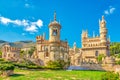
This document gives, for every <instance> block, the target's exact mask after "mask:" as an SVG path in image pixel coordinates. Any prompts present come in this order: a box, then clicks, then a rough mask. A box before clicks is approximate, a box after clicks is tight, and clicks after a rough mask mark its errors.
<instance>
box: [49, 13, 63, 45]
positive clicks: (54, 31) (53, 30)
mask: <svg viewBox="0 0 120 80" xmlns="http://www.w3.org/2000/svg"><path fill="white" fill-rule="evenodd" d="M60 29H61V25H60V24H59V23H58V22H57V21H56V13H54V21H53V22H51V23H50V24H49V42H51V43H52V42H58V43H59V42H60Z"/></svg>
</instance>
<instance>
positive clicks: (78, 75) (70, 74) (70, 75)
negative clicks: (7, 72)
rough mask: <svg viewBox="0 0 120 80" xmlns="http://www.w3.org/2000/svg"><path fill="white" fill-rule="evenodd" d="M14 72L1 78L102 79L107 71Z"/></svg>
mask: <svg viewBox="0 0 120 80" xmlns="http://www.w3.org/2000/svg"><path fill="white" fill-rule="evenodd" d="M14 73H15V74H14V75H12V76H10V77H0V80H100V78H101V75H102V74H103V73H105V72H102V71H64V70H57V71H53V70H47V71H40V70H33V71H32V70H20V69H15V71H14Z"/></svg>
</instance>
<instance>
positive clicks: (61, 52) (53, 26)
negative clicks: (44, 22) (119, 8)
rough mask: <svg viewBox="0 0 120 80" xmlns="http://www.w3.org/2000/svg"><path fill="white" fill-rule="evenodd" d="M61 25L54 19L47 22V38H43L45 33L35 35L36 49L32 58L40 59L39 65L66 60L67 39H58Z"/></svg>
mask: <svg viewBox="0 0 120 80" xmlns="http://www.w3.org/2000/svg"><path fill="white" fill-rule="evenodd" d="M61 28H62V26H61V25H60V23H59V22H57V20H56V13H54V20H53V21H52V22H50V24H49V40H46V39H45V34H43V35H40V36H37V37H36V51H35V52H34V54H33V57H34V58H38V59H40V60H41V65H46V63H47V62H48V61H50V60H51V61H56V60H64V61H65V62H67V61H68V58H69V55H68V54H69V46H68V42H67V41H62V40H60V29H61Z"/></svg>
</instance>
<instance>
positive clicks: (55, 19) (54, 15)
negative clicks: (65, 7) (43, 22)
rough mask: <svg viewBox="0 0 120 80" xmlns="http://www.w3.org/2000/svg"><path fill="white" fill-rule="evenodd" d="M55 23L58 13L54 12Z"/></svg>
mask: <svg viewBox="0 0 120 80" xmlns="http://www.w3.org/2000/svg"><path fill="white" fill-rule="evenodd" d="M54 21H56V11H55V12H54Z"/></svg>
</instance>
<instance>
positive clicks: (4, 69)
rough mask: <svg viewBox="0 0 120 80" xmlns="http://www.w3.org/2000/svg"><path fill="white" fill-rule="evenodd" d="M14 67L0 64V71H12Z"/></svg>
mask: <svg viewBox="0 0 120 80" xmlns="http://www.w3.org/2000/svg"><path fill="white" fill-rule="evenodd" d="M14 68H15V67H14V65H12V64H0V70H1V71H6V70H14Z"/></svg>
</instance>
